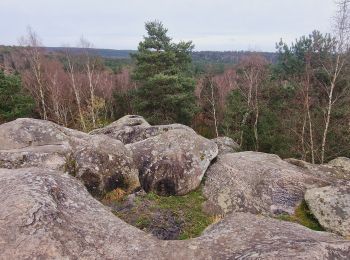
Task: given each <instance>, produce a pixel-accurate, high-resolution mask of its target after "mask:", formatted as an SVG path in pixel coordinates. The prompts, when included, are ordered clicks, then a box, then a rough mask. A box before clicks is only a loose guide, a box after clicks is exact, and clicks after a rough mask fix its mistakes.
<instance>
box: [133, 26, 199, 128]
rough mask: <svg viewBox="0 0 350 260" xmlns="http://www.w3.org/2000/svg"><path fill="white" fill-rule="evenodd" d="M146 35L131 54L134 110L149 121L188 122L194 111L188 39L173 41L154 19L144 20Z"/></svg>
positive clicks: (189, 43) (190, 43)
mask: <svg viewBox="0 0 350 260" xmlns="http://www.w3.org/2000/svg"><path fill="white" fill-rule="evenodd" d="M145 27H146V31H147V34H148V35H147V36H145V37H144V40H143V41H142V42H140V44H139V46H138V52H137V53H135V54H133V55H132V57H133V58H134V60H135V63H136V68H135V71H134V73H133V79H134V80H136V82H137V83H138V84H139V88H138V90H137V91H136V99H135V104H134V106H135V109H136V111H137V112H138V113H139V114H141V115H143V116H145V117H146V118H147V119H148V120H149V121H150V122H151V123H154V124H161V123H173V122H178V123H184V124H190V123H191V120H192V118H193V115H194V113H195V112H196V105H195V96H194V88H195V81H194V79H193V78H192V77H191V69H190V68H191V67H190V65H191V61H192V60H191V51H192V50H193V48H194V46H193V44H192V42H180V43H173V42H172V39H171V38H169V37H168V36H167V32H168V30H167V29H166V28H164V26H163V24H162V23H161V22H158V21H152V22H147V23H146V25H145Z"/></svg>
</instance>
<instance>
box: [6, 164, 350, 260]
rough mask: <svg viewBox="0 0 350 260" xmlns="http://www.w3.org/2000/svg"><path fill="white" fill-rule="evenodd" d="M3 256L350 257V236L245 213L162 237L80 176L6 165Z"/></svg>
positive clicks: (93, 257)
mask: <svg viewBox="0 0 350 260" xmlns="http://www.w3.org/2000/svg"><path fill="white" fill-rule="evenodd" d="M0 208H1V210H0V244H1V250H0V258H1V259H29V258H30V259H349V256H350V241H347V240H344V239H342V238H341V237H338V236H336V235H333V234H329V233H327V232H315V231H312V230H309V229H307V228H305V227H302V226H300V225H298V224H294V223H289V222H284V221H280V220H276V219H270V218H266V217H263V216H255V215H252V214H249V213H237V214H234V215H230V216H227V217H226V218H225V219H224V220H222V221H220V222H219V223H217V224H215V225H213V226H211V227H210V228H208V229H207V230H206V231H205V232H204V234H203V235H202V236H200V237H198V238H195V239H191V240H187V241H162V240H157V239H155V238H154V237H152V236H150V235H147V234H146V233H144V232H142V231H140V230H138V229H136V228H134V227H132V226H130V225H128V224H126V223H125V222H123V221H121V220H120V219H118V218H117V217H116V216H114V215H113V214H112V213H111V212H110V211H109V210H108V209H107V208H106V207H105V206H103V205H102V204H101V203H100V202H98V201H96V200H95V199H94V198H92V197H91V195H90V194H89V193H88V192H87V190H86V188H85V187H84V186H83V185H82V184H81V183H80V182H79V181H77V179H75V178H73V177H72V176H70V175H68V174H64V173H62V172H59V171H54V170H48V169H37V168H23V169H14V170H8V169H0Z"/></svg>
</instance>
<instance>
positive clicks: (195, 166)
mask: <svg viewBox="0 0 350 260" xmlns="http://www.w3.org/2000/svg"><path fill="white" fill-rule="evenodd" d="M126 147H127V148H129V149H130V150H131V151H132V153H133V158H134V162H135V163H136V165H137V167H138V169H139V177H140V182H141V186H142V187H143V188H144V190H145V191H146V192H149V191H155V192H156V193H157V194H159V195H184V194H186V193H188V192H190V191H192V190H194V189H196V188H197V187H198V186H199V185H200V182H201V180H202V177H203V175H204V173H205V171H206V169H207V168H208V166H209V164H210V161H211V160H212V159H214V158H215V157H216V156H217V154H218V148H217V145H216V144H215V143H214V142H212V141H210V140H208V139H206V138H204V137H202V136H199V135H197V134H195V133H193V132H192V131H187V130H184V129H173V130H169V131H165V132H163V133H162V134H159V135H157V136H154V137H151V138H148V139H146V140H143V141H140V142H135V143H132V144H129V145H126Z"/></svg>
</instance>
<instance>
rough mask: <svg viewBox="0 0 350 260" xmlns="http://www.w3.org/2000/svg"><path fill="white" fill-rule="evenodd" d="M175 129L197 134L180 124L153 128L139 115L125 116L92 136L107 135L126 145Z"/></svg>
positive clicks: (95, 131)
mask: <svg viewBox="0 0 350 260" xmlns="http://www.w3.org/2000/svg"><path fill="white" fill-rule="evenodd" d="M174 129H184V130H187V131H189V132H192V133H193V134H195V132H194V131H193V129H191V128H190V127H188V126H185V125H180V124H171V125H158V126H151V125H150V124H149V123H147V121H146V120H145V119H144V118H143V117H141V116H137V115H127V116H124V117H122V118H120V119H119V120H117V121H115V122H113V123H112V124H110V125H108V126H106V127H104V128H100V129H96V130H94V131H92V132H90V134H91V135H95V134H105V135H107V136H109V137H111V138H114V139H117V140H119V141H122V142H123V143H124V144H130V143H135V142H139V141H142V140H145V139H147V138H150V137H153V136H157V135H159V134H161V133H163V132H167V131H169V130H174Z"/></svg>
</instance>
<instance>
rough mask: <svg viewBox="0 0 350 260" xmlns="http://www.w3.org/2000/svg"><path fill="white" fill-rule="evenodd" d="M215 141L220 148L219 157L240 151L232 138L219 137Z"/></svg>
mask: <svg viewBox="0 0 350 260" xmlns="http://www.w3.org/2000/svg"><path fill="white" fill-rule="evenodd" d="M212 141H214V142H215V143H216V144H217V146H218V148H219V155H221V154H226V153H234V152H238V151H239V150H240V147H239V144H237V143H236V142H235V141H234V140H233V139H232V138H230V137H226V136H223V137H217V138H214V139H212Z"/></svg>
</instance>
